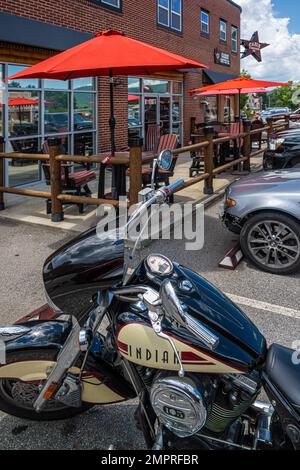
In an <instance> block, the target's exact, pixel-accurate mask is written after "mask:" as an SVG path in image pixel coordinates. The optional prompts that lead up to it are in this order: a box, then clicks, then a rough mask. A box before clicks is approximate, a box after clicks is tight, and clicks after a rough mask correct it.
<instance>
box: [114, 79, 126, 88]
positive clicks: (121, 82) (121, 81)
mask: <svg viewBox="0 0 300 470" xmlns="http://www.w3.org/2000/svg"><path fill="white" fill-rule="evenodd" d="M125 85H127V82H126V84H125V80H124V78H120V77H117V78H114V87H115V88H123V87H125Z"/></svg>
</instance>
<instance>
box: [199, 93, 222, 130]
mask: <svg viewBox="0 0 300 470" xmlns="http://www.w3.org/2000/svg"><path fill="white" fill-rule="evenodd" d="M200 105H201V107H202V108H203V116H204V122H205V124H207V123H209V122H216V121H218V100H217V97H216V96H205V98H204V99H203V100H202V101H200Z"/></svg>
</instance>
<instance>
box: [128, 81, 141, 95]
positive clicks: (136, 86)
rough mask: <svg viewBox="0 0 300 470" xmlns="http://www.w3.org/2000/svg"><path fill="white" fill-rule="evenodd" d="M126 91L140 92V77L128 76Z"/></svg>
mask: <svg viewBox="0 0 300 470" xmlns="http://www.w3.org/2000/svg"><path fill="white" fill-rule="evenodd" d="M128 93H141V80H140V78H135V77H130V78H128Z"/></svg>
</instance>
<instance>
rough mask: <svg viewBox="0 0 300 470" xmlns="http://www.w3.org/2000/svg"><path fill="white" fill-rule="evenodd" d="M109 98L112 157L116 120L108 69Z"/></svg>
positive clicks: (110, 72) (111, 74) (111, 80)
mask: <svg viewBox="0 0 300 470" xmlns="http://www.w3.org/2000/svg"><path fill="white" fill-rule="evenodd" d="M109 98H110V118H109V129H110V145H111V153H112V155H114V153H115V151H116V144H115V127H116V119H115V111H114V79H113V71H112V69H109Z"/></svg>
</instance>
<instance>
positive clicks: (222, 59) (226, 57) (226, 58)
mask: <svg viewBox="0 0 300 470" xmlns="http://www.w3.org/2000/svg"><path fill="white" fill-rule="evenodd" d="M214 57H215V64H219V65H226V66H227V67H230V65H231V59H230V54H228V52H225V51H221V50H220V49H218V48H216V49H215V50H214Z"/></svg>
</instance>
